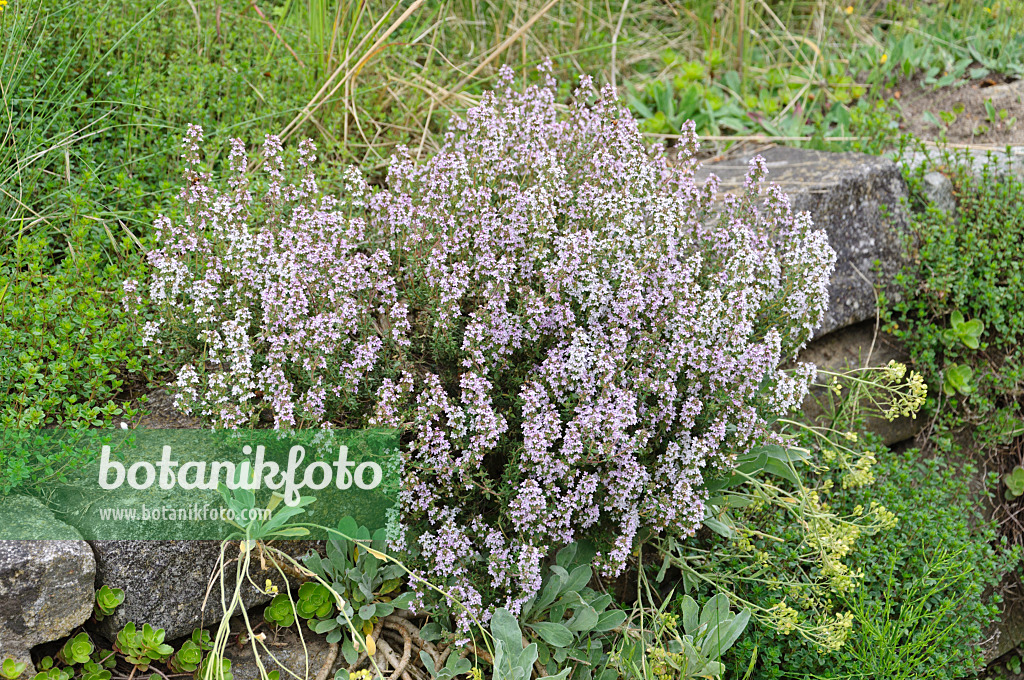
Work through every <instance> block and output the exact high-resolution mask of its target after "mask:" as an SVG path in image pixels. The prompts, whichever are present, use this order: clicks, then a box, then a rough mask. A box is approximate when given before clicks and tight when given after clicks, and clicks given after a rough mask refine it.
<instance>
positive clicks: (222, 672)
mask: <svg viewBox="0 0 1024 680" xmlns="http://www.w3.org/2000/svg"><path fill="white" fill-rule="evenodd" d="M195 677H197V678H203V679H204V680H206V678H209V679H210V680H235V676H234V674H232V672H231V660H230V659H220V660H219V661H218V660H217V659H215V658H214V655H213V654H210V655H209V656H207V657H206V658H205V659H203V663H202V665H201V666H200V667H199V670H198V671H196V675H195Z"/></svg>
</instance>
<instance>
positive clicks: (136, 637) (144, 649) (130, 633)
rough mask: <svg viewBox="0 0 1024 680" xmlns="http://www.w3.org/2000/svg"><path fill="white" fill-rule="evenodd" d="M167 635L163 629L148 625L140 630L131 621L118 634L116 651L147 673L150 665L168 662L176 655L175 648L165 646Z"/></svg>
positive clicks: (115, 641) (115, 645)
mask: <svg viewBox="0 0 1024 680" xmlns="http://www.w3.org/2000/svg"><path fill="white" fill-rule="evenodd" d="M165 635H166V631H164V629H163V628H153V627H152V626H150V625H149V624H148V623H147V624H145V625H143V626H142V630H139V629H138V628H136V626H135V623H134V622H133V621H129V622H128V623H126V624H125V626H124V628H122V629H121V630H120V631H119V632H118V634H117V638H116V639H115V640H114V649H115V650H117V651H118V652H120V653H121V655H122V656H124V658H125V661H127V662H128V663H130V664H133V665H134V666H135V667H136V668H137V669H138V670H140V671H147V670H149V666H150V664H152V663H154V662H157V661H166V660H167V659H168V658H169V657H170V656H171V654H173V653H174V648H173V647H171V646H170V645H168V644H164V636H165Z"/></svg>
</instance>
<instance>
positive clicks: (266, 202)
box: [129, 72, 834, 628]
mask: <svg viewBox="0 0 1024 680" xmlns="http://www.w3.org/2000/svg"><path fill="white" fill-rule="evenodd" d="M589 89H590V83H589V81H588V80H587V79H583V80H582V83H581V88H580V91H579V92H578V94H577V96H576V98H575V100H574V102H573V103H572V104H571V106H570V107H569V109H568V111H564V110H563V111H560V110H559V108H558V107H557V106H556V103H555V98H554V85H553V83H552V82H550V80H549V81H548V82H547V84H546V85H545V86H544V87H536V86H534V87H529V88H527V89H526V90H525V92H517V91H516V90H514V89H513V86H512V81H511V76H510V75H509V74H508V73H507V72H506V74H505V77H504V79H503V81H502V82H501V84H500V85H499V89H498V90H497V91H495V92H493V93H490V94H487V95H485V96H484V97H483V98H482V100H481V102H480V104H479V105H478V106H477V107H475V108H473V109H471V110H470V111H469V112H468V113H467V116H466V118H465V119H464V120H459V121H457V122H456V123H455V124H454V125H453V129H452V130H451V131H450V132H449V134H448V137H447V140H446V143H445V145H444V148H443V149H442V150H441V151H440V152H439V153H438V154H437V155H436V156H434V157H433V158H432V159H430V160H429V161H428V162H426V163H424V164H422V165H417V164H415V163H414V162H413V161H412V159H411V158H409V157H408V156H402V155H400V156H399V157H398V158H396V159H395V161H394V162H393V164H392V166H391V171H390V175H389V182H388V187H387V188H386V189H384V190H381V191H377V192H371V191H370V190H369V189H368V188H367V187H366V186H365V185H363V184H362V183H361V182H359V181H358V179H357V178H355V177H354V176H353V177H350V180H351V181H350V187H349V192H348V193H347V195H345V196H342V197H340V198H338V199H334V198H320V197H318V196H317V191H316V184H315V181H314V180H313V178H312V176H311V175H309V174H308V173H307V174H306V176H305V177H304V178H303V179H302V180H301V181H299V182H297V183H296V184H288V183H286V182H285V181H284V178H283V172H284V169H283V163H282V161H281V160H280V158H281V150H280V147H279V144H278V143H277V142H276V141H275V140H274V139H273V138H268V140H267V143H266V145H265V153H266V156H267V160H266V163H265V168H266V171H267V175H268V177H269V183H268V184H267V186H266V188H265V189H264V190H263V192H262V197H261V198H260V199H259V200H257V199H255V198H254V195H253V193H252V189H251V188H250V187H249V185H248V183H247V181H246V179H245V176H244V174H243V172H242V168H243V167H244V156H243V150H242V148H241V145H240V144H238V143H236V145H235V147H234V150H233V152H232V159H233V161H232V165H233V167H234V168H235V174H234V175H233V179H232V180H231V190H230V191H229V192H227V193H223V194H221V193H218V192H217V191H215V190H214V189H213V188H211V187H210V185H209V182H208V181H207V179H208V178H207V177H205V176H203V175H202V174H201V173H200V172H199V167H198V165H197V163H198V154H197V151H198V146H197V145H198V143H199V133H198V131H193V132H192V133H191V137H190V140H191V141H190V142H189V147H188V148H187V151H186V156H187V160H188V162H189V164H190V165H189V167H190V168H191V169H190V171H189V173H190V174H189V176H188V187H186V189H185V190H184V192H183V197H184V198H185V200H186V201H187V202H189V203H190V204H192V205H193V206H194V214H193V215H192V216H191V217H190V218H188V219H186V220H184V221H183V222H181V223H179V224H172V223H171V222H170V221H169V220H166V219H163V220H161V222H160V224H159V225H158V226H159V232H160V245H161V247H160V249H158V250H156V251H154V253H153V254H152V256H151V263H152V264H153V270H154V273H153V278H152V280H151V282H150V284H149V297H150V299H151V300H152V301H153V302H155V303H157V304H158V305H163V308H164V309H165V310H166V312H167V313H166V314H165V315H164V321H163V326H162V327H156V326H153V327H151V328H150V333H149V338H150V339H151V340H154V341H159V340H160V338H161V337H162V336H163V335H164V334H166V333H168V332H185V333H187V334H188V335H189V336H190V337H192V338H198V339H199V340H198V341H197V344H196V345H195V346H196V351H197V352H196V356H195V357H194V359H193V360H191V361H190V362H189V363H187V364H186V365H184V366H183V368H182V370H181V372H180V373H179V375H178V380H177V389H178V398H179V399H180V404H181V406H182V407H183V408H185V409H190V410H192V411H193V412H195V413H199V414H201V415H203V416H205V417H206V418H208V419H209V420H210V421H211V422H212V423H214V424H219V425H226V426H237V425H241V424H244V423H246V422H248V421H250V420H252V419H253V418H255V417H258V415H259V412H260V410H261V409H263V408H266V407H269V408H270V409H272V412H273V418H274V422H275V425H276V426H278V427H292V426H301V425H328V424H334V425H363V424H374V425H382V426H394V427H400V428H402V429H403V431H404V432H405V437H404V441H405V443H406V446H407V448H406V454H407V455H406V462H405V475H406V477H405V488H404V490H403V492H402V527H403V530H404V531H403V535H402V536H401V537H400V538H399V539H398V540H397V546H396V547H401V548H404V549H405V550H407V551H408V552H409V553H410V554H411V555H413V556H414V557H415V558H416V559H417V560H418V562H419V564H420V566H421V567H422V570H423V575H424V576H425V577H426V578H429V579H431V580H432V581H433V582H435V583H438V582H441V583H443V584H445V586H446V588H447V590H448V592H450V593H451V594H452V596H453V597H454V598H457V599H458V601H459V602H460V603H461V605H463V606H465V607H468V608H469V612H471V613H473V614H474V615H479V616H481V617H483V618H485V619H486V617H487V611H488V610H489V609H490V608H491V607H492V606H499V605H500V606H506V607H509V608H510V609H511V610H512V611H513V612H516V611H518V609H519V607H520V605H521V604H522V603H523V602H524V601H525V600H526V599H528V598H529V597H531V596H532V595H533V594H534V593H536V591H537V589H538V587H539V585H540V581H541V563H542V560H543V559H544V558H545V556H546V555H547V554H548V553H549V551H551V550H552V549H554V548H555V547H557V546H561V545H564V544H567V543H569V542H572V541H574V540H577V539H580V538H583V537H587V538H592V539H596V540H597V542H598V543H599V547H600V550H601V551H600V552H599V554H598V557H597V563H598V565H599V567H600V568H601V569H602V571H603V573H604V574H606V575H614V574H617V573H619V572H620V571H621V570H622V568H623V566H624V565H625V562H626V559H627V556H628V554H629V552H630V550H631V549H632V546H633V544H634V540H635V538H636V535H637V531H638V530H639V528H640V527H644V526H646V527H651V528H653V529H655V530H670V531H672V532H674V533H676V534H681V535H687V534H689V533H692V532H693V531H694V530H695V529H696V527H697V526H699V524H700V522H701V520H702V519H703V517H704V500H705V499H704V492H703V491H702V490H701V487H702V483H703V480H704V478H705V477H706V476H709V475H711V476H713V475H716V474H718V473H719V471H720V470H722V469H725V468H728V467H729V466H730V463H731V461H732V459H733V458H734V457H735V455H736V454H737V453H739V452H742V451H744V450H745V449H747V448H749V447H751V446H755V445H758V444H761V443H763V442H764V441H766V440H768V439H770V438H771V437H772V435H771V433H770V432H769V429H768V424H767V421H766V418H768V417H770V416H771V415H773V414H776V413H779V412H784V411H787V410H789V409H791V408H792V407H793V406H794V405H796V404H797V403H799V401H800V400H801V398H802V397H803V395H804V394H805V391H806V388H807V383H808V381H809V380H810V379H811V377H812V375H813V372H814V370H813V367H811V366H806V365H804V366H800V367H799V368H797V369H796V371H794V372H790V373H783V372H781V371H780V370H779V365H780V363H782V362H783V361H785V360H787V359H789V358H791V357H792V356H793V354H794V352H795V351H796V350H797V349H798V348H799V347H800V346H801V345H802V344H803V343H804V342H805V341H806V340H807V338H808V337H809V334H810V332H811V331H812V330H813V328H814V327H815V326H816V325H817V324H818V323H819V321H820V318H821V316H822V313H823V312H824V310H825V307H826V304H827V293H826V284H827V282H828V278H829V275H830V272H831V268H832V264H833V260H834V253H833V252H832V250H831V249H830V248H829V246H828V245H827V242H826V239H825V236H824V234H823V233H822V232H819V231H815V230H813V228H812V225H811V222H810V219H809V217H808V216H807V215H797V214H794V213H793V212H792V211H791V209H790V205H789V202H788V200H787V198H786V197H785V195H784V194H783V193H782V192H781V191H780V190H779V189H778V188H776V187H772V186H769V187H767V188H764V189H762V186H761V183H760V180H761V179H762V177H763V176H764V174H765V168H764V164H763V161H761V160H759V159H755V161H754V162H753V163H752V164H751V170H750V174H749V178H748V182H747V191H746V192H745V193H744V195H742V196H740V197H726V200H725V201H724V203H723V204H722V210H721V211H720V213H717V214H716V213H715V212H713V211H712V205H713V203H714V202H715V194H716V180H714V179H712V180H711V181H709V182H707V183H706V184H704V185H698V184H697V183H696V182H695V181H694V179H693V163H692V162H691V161H688V160H686V161H684V162H683V163H681V164H679V165H677V166H670V165H669V164H668V163H667V162H666V160H665V159H664V157H663V156H662V155H661V153H660V150H659V149H655V150H654V151H653V152H650V151H649V150H648V149H647V148H646V147H645V145H644V143H643V140H642V138H641V135H640V133H639V132H638V130H637V126H636V124H635V122H634V121H633V120H632V119H631V118H630V117H629V115H628V113H627V112H626V111H625V110H624V109H623V108H622V107H621V106H620V105H619V104H618V103H616V102H615V101H614V97H613V95H612V94H611V93H610V92H609V91H605V92H603V93H601V95H600V96H599V97H597V99H596V101H593V102H589V101H588V100H587V94H586V93H587V92H588V90H589ZM683 141H684V142H685V145H684V153H683V154H682V155H681V157H682V158H684V159H686V158H688V157H689V155H688V154H689V153H690V152H691V151H692V149H693V148H695V141H696V140H695V138H694V136H693V133H692V127H691V128H689V132H688V138H687V139H685V140H683ZM311 153H312V149H311V146H310V145H308V144H307V145H305V146H303V147H302V150H301V152H300V155H299V165H300V166H305V167H308V165H309V163H310V155H311ZM300 169H301V167H300ZM132 285H133V284H132V283H131V282H130V283H129V287H131V286H132ZM449 604H452V605H453V606H454V602H453V603H449ZM455 613H457V615H458V616H459V622H458V623H459V625H460V627H463V628H464V627H465V626H467V625H468V622H469V619H468V612H467V611H466V610H465V609H462V608H461V607H459V608H457V611H455Z"/></svg>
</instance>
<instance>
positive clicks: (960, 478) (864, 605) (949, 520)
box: [714, 447, 1020, 680]
mask: <svg viewBox="0 0 1024 680" xmlns="http://www.w3.org/2000/svg"><path fill="white" fill-rule="evenodd" d="M875 456H876V457H877V458H878V463H877V464H876V465H875V466H874V475H875V476H876V478H877V479H876V481H875V482H874V484H871V485H866V486H860V487H855V488H847V489H842V484H841V476H840V475H839V474H838V472H837V471H836V470H834V469H833V470H828V471H826V473H825V474H826V475H828V476H829V478H830V479H832V480H833V484H834V486H833V490H832V491H831V492H829V504H830V505H831V506H832V508H833V509H834V511H835V512H837V513H839V514H841V515H857V514H858V513H861V512H864V511H865V508H871V507H873V506H876V504H880V505H882V506H884V507H885V508H887V509H888V511H890V512H892V513H893V514H895V516H896V517H898V518H899V521H898V523H897V524H896V525H895V527H894V528H891V529H889V530H887V531H883V532H880V533H878V534H876V535H875V537H874V538H873V539H871V540H870V541H857V542H855V543H853V544H851V546H850V551H849V554H848V557H847V559H846V563H847V564H848V566H849V573H850V574H851V576H852V580H851V582H850V584H849V587H848V588H840V589H838V590H835V591H834V592H833V594H832V597H834V598H838V599H840V600H841V601H842V603H843V604H844V607H845V608H846V610H847V611H848V612H850V614H851V615H852V618H851V620H850V626H851V627H850V629H849V632H848V634H847V635H846V637H845V641H844V644H843V645H842V646H841V647H839V648H838V649H837V650H836V651H833V652H831V653H823V652H822V650H820V649H819V648H817V647H816V646H815V645H812V644H809V643H808V642H807V641H805V640H803V639H802V638H800V637H799V636H796V635H793V634H792V632H791V630H790V629H787V628H786V627H785V626H780V625H775V626H768V625H764V624H761V625H757V626H755V627H754V628H753V630H752V631H751V633H750V635H748V636H746V637H745V638H744V639H742V640H740V641H739V642H738V643H737V645H736V646H735V647H734V649H733V651H732V652H731V653H730V655H729V661H730V662H731V663H735V664H741V665H742V664H743V662H744V661H745V660H748V659H750V658H751V655H752V654H754V649H755V648H756V649H757V657H758V662H757V665H756V667H755V670H754V672H753V674H752V675H751V677H752V678H754V679H755V680H758V679H771V678H799V677H805V675H808V676H810V677H821V678H830V677H832V678H859V677H864V678H868V677H908V678H911V677H922V678H944V679H948V680H954V679H956V678H961V677H963V676H964V675H965V674H968V673H970V672H973V671H974V670H976V669H977V668H978V667H979V666H980V665H981V663H982V658H981V650H980V645H979V644H978V642H979V641H980V640H981V639H982V637H983V636H984V633H985V630H986V629H987V627H988V626H989V625H990V624H991V623H992V622H993V621H995V620H997V619H998V616H999V606H998V605H999V598H998V597H997V596H994V595H990V594H988V593H989V592H990V589H991V587H992V586H994V585H996V584H997V583H998V582H999V580H1000V579H1001V578H1002V576H1003V574H1005V573H1006V572H1007V571H1008V570H1010V569H1012V568H1013V567H1014V565H1016V564H1017V563H1018V562H1019V560H1020V551H1019V550H1018V549H1012V550H1011V549H1007V548H1006V547H1005V543H1004V544H1003V546H999V543H998V542H997V541H996V534H995V528H994V526H993V525H992V523H991V522H987V521H985V520H984V519H983V518H982V517H981V516H980V514H979V510H978V504H977V502H976V500H975V499H973V498H972V496H971V492H970V479H971V476H972V475H974V474H975V471H974V470H973V469H971V468H970V467H967V468H965V467H963V466H959V465H958V466H955V467H954V466H950V465H948V464H946V463H944V462H943V461H941V460H940V459H935V458H933V459H922V458H921V457H920V452H919V451H917V450H916V449H912V450H909V451H907V452H904V453H895V452H886V451H885V450H884V449H881V448H879V447H875ZM789 524H790V521H789V520H787V519H786V518H785V517H784V516H782V515H780V516H779V517H778V519H777V520H775V521H774V522H772V521H770V519H769V518H767V517H766V518H765V519H764V521H762V523H761V524H760V525H759V526H760V528H761V531H762V532H763V533H764V534H765V535H767V536H775V537H778V538H782V539H786V538H787V536H788V525H789ZM750 540H751V541H752V543H753V544H754V549H755V551H765V552H768V551H772V552H777V551H779V550H780V549H782V548H783V545H782V544H780V545H778V546H773V545H772V544H773V543H776V541H775V540H774V539H773V540H762V539H759V538H758V537H752V538H751V539H750ZM993 546H996V547H993ZM794 547H796V546H794ZM773 562H774V561H773ZM774 563H776V564H777V563H778V562H774ZM747 564H749V563H747ZM783 564H785V563H784V562H783ZM714 568H715V569H719V570H726V571H728V570H733V571H734V572H735V573H740V572H739V570H741V569H744V568H749V567H745V565H744V564H741V563H738V562H718V563H716V564H715V565H714ZM760 578H762V579H763V582H762V583H760V584H758V583H755V584H753V585H748V586H744V587H743V588H742V589H741V592H742V596H743V597H744V598H745V599H747V600H748V601H750V602H752V603H753V604H754V605H755V606H759V607H771V606H775V605H776V603H777V602H778V597H779V594H778V593H777V592H775V591H774V589H773V588H772V586H771V583H772V582H773V581H775V580H776V578H777V577H776V575H775V574H765V575H764V576H762V577H760ZM788 599H789V600H790V604H789V605H787V606H789V607H790V608H791V609H792V610H793V614H794V620H798V619H797V618H796V617H798V616H802V615H803V614H802V612H803V610H804V607H805V606H807V603H805V602H804V598H803V595H802V594H801V592H800V591H795V592H793V593H791V596H789V597H788ZM897 632H898V633H899V634H898V635H897V634H896V633H897ZM865 663H870V664H872V665H870V666H868V668H871V669H872V670H871V672H867V673H866V674H865V672H863V671H862V670H861V669H862V668H863V667H864V664H865Z"/></svg>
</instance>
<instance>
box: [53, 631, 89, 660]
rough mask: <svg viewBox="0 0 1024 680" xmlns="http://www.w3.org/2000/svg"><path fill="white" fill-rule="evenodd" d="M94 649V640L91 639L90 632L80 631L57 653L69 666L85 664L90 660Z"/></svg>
mask: <svg viewBox="0 0 1024 680" xmlns="http://www.w3.org/2000/svg"><path fill="white" fill-rule="evenodd" d="M93 649H94V647H93V644H92V640H90V639H89V635H88V633H79V634H78V635H76V636H75V637H73V638H71V639H69V640H68V641H67V642H65V643H64V646H63V647H61V650H60V651H59V652H58V653H57V658H58V659H59V660H60V662H61V663H63V664H66V665H68V666H73V665H75V664H83V663H87V662H88V661H89V660H90V656H91V655H92V652H93Z"/></svg>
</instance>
